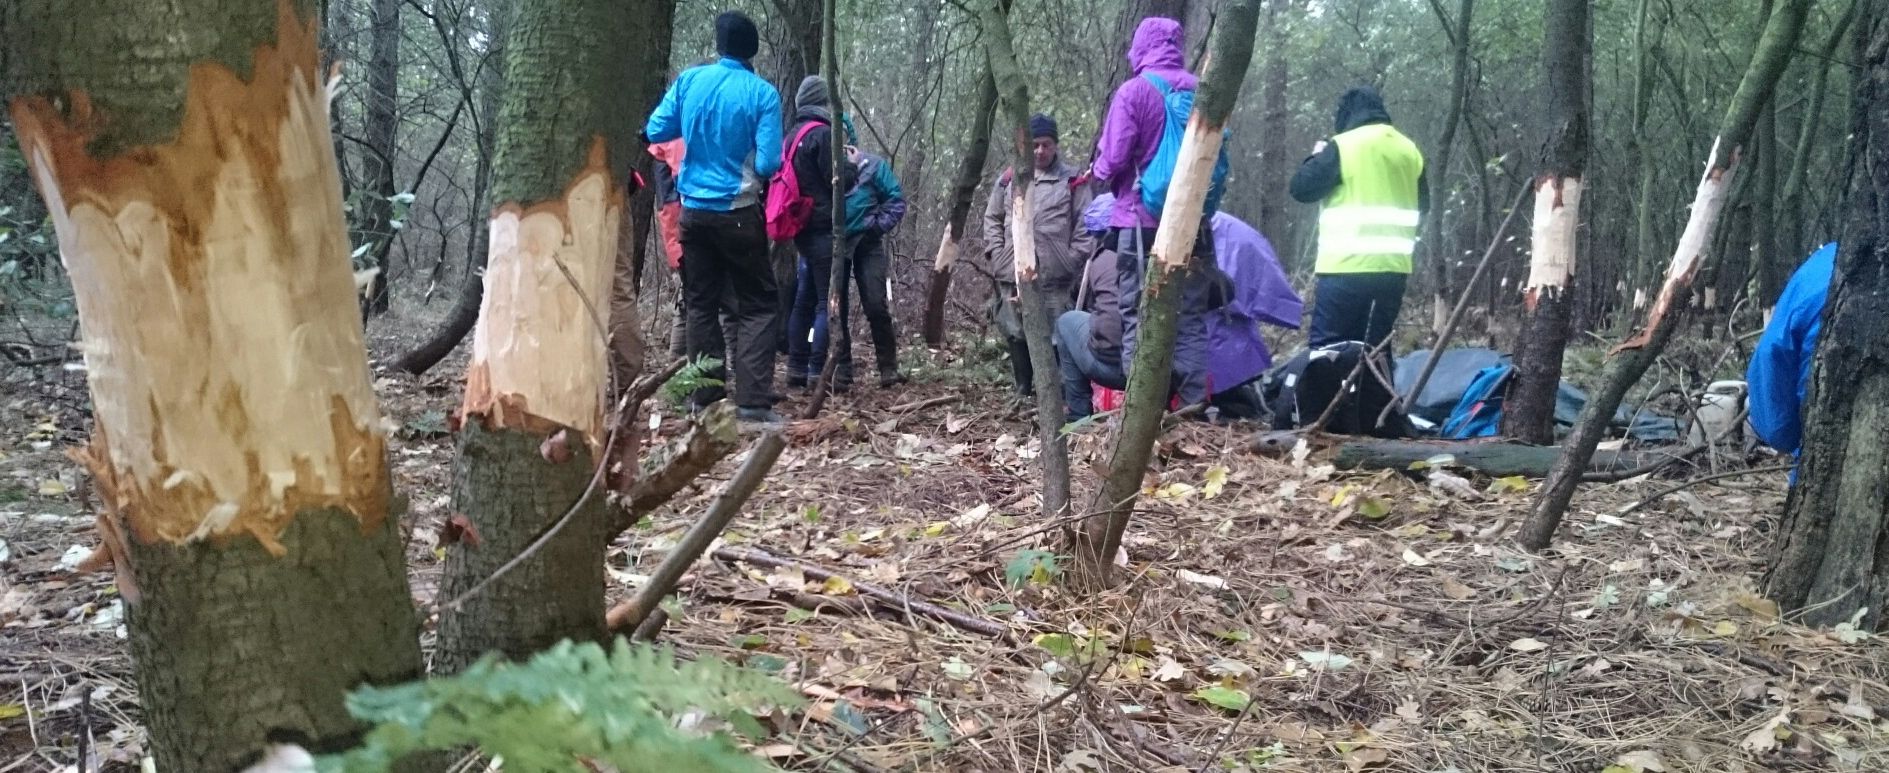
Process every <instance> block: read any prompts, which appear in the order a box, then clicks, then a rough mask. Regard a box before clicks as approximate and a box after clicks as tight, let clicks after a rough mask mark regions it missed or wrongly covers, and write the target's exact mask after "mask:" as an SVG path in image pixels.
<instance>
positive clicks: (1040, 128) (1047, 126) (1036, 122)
mask: <svg viewBox="0 0 1889 773" xmlns="http://www.w3.org/2000/svg"><path fill="white" fill-rule="evenodd" d="M1038 137H1048V138H1050V139H1052V140H1056V141H1057V142H1061V141H1062V138H1061V137H1060V136H1058V135H1057V134H1056V119H1054V118H1051V117H1049V116H1047V115H1044V114H1042V113H1037V114H1036V115H1033V116H1030V139H1036V138H1038Z"/></svg>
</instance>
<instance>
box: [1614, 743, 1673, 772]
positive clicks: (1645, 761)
mask: <svg viewBox="0 0 1889 773" xmlns="http://www.w3.org/2000/svg"><path fill="white" fill-rule="evenodd" d="M1610 767H1618V768H1622V769H1624V770H1626V771H1627V773H1666V763H1665V762H1664V761H1662V760H1660V758H1659V753H1658V752H1655V751H1653V750H1652V749H1641V750H1639V751H1637V752H1627V753H1626V754H1622V755H1620V756H1619V757H1618V758H1615V759H1614V764H1613V765H1612V766H1610Z"/></svg>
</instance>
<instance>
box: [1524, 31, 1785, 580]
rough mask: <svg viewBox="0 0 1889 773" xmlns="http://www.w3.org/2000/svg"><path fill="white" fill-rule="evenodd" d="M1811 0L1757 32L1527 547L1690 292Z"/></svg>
mask: <svg viewBox="0 0 1889 773" xmlns="http://www.w3.org/2000/svg"><path fill="white" fill-rule="evenodd" d="M1811 4H1812V0H1781V2H1779V3H1778V7H1777V8H1776V9H1775V10H1774V11H1773V12H1772V14H1771V18H1770V19H1769V20H1768V21H1767V22H1766V23H1765V29H1764V37H1763V39H1762V40H1761V42H1760V43H1759V46H1758V50H1757V52H1756V53H1755V54H1754V55H1753V56H1752V58H1751V63H1750V65H1749V66H1747V67H1746V69H1745V74H1744V76H1743V77H1742V78H1741V79H1740V80H1739V82H1738V90H1737V91H1736V92H1735V93H1734V94H1733V95H1732V104H1731V107H1730V109H1728V110H1727V111H1726V113H1725V117H1724V119H1723V120H1722V121H1721V122H1720V124H1719V129H1718V137H1717V139H1716V140H1714V141H1713V143H1712V150H1711V153H1710V154H1708V156H1707V158H1706V164H1705V176H1704V177H1703V178H1702V179H1700V181H1699V190H1698V193H1697V194H1696V195H1695V197H1694V199H1693V204H1692V210H1691V215H1690V217H1689V218H1688V219H1687V221H1686V230H1685V232H1684V233H1683V234H1682V235H1681V236H1680V239H1679V246H1678V247H1677V248H1676V249H1675V250H1674V252H1673V258H1672V263H1671V264H1670V265H1669V266H1667V268H1666V279H1665V282H1664V283H1663V284H1662V285H1661V287H1660V291H1659V295H1658V296H1657V297H1655V298H1654V300H1653V306H1652V308H1651V310H1649V311H1648V312H1647V316H1646V321H1645V322H1644V323H1643V324H1642V325H1641V328H1640V330H1639V331H1638V332H1637V333H1635V334H1634V335H1633V336H1632V337H1631V338H1628V339H1627V340H1626V341H1623V342H1621V343H1620V344H1619V345H1618V346H1615V347H1614V350H1613V352H1612V355H1613V360H1612V361H1611V362H1610V363H1608V366H1607V369H1606V373H1605V375H1604V376H1603V378H1602V382H1601V387H1600V389H1598V390H1595V392H1594V394H1593V396H1592V397H1591V399H1589V400H1588V402H1587V405H1586V407H1584V408H1582V410H1581V415H1580V417H1579V418H1577V419H1576V420H1575V422H1574V431H1573V433H1572V434H1570V435H1569V436H1568V439H1567V442H1566V443H1565V448H1566V449H1567V450H1566V452H1565V453H1564V454H1563V455H1562V457H1561V463H1560V464H1558V465H1556V466H1555V469H1554V470H1553V471H1552V472H1551V473H1550V474H1549V476H1548V481H1547V483H1546V484H1544V485H1543V486H1542V489H1541V493H1540V495H1539V496H1538V498H1537V499H1536V500H1535V508H1534V512H1532V513H1531V514H1530V515H1529V518H1528V521H1527V522H1526V523H1525V524H1523V527H1522V533H1521V537H1520V538H1521V542H1522V544H1523V545H1524V546H1526V547H1528V548H1529V549H1531V550H1541V549H1544V548H1546V547H1547V546H1548V543H1549V541H1550V540H1551V539H1553V537H1554V532H1555V529H1556V528H1557V527H1559V526H1560V524H1561V517H1562V515H1563V514H1565V513H1566V512H1567V509H1568V505H1569V503H1571V502H1573V501H1574V490H1575V489H1576V488H1577V487H1578V486H1579V485H1580V483H1581V472H1582V471H1583V470H1585V469H1587V464H1588V460H1589V459H1590V458H1592V457H1593V455H1594V449H1595V447H1597V446H1599V445H1600V441H1601V438H1602V436H1603V435H1605V434H1606V432H1607V426H1608V422H1609V419H1610V418H1611V417H1612V416H1613V414H1614V411H1615V410H1618V409H1619V407H1620V401H1621V400H1622V399H1623V398H1625V397H1626V393H1627V390H1628V389H1630V388H1631V387H1632V386H1633V384H1634V383H1636V382H1638V381H1639V380H1640V376H1642V375H1645V373H1646V370H1647V368H1649V367H1651V366H1652V364H1653V360H1654V358H1656V357H1658V356H1659V353H1660V351H1661V350H1662V349H1664V348H1665V346H1666V341H1667V340H1668V339H1669V338H1671V337H1672V334H1673V331H1674V330H1676V329H1677V328H1678V326H1679V323H1680V321H1681V318H1682V317H1683V316H1684V312H1685V304H1686V303H1687V302H1688V300H1689V299H1690V298H1691V294H1692V284H1693V279H1694V278H1695V277H1696V276H1697V275H1698V272H1699V267H1700V265H1701V264H1703V263H1704V261H1705V258H1706V251H1707V250H1708V249H1709V248H1710V246H1711V244H1712V232H1713V230H1714V229H1715V228H1717V226H1718V219H1719V212H1720V211H1721V210H1722V209H1723V208H1724V206H1725V199H1726V197H1727V194H1728V193H1729V191H1730V189H1731V185H1732V182H1733V180H1734V178H1735V175H1736V172H1737V171H1738V163H1739V160H1740V159H1741V158H1742V157H1743V156H1744V153H1745V144H1746V142H1747V141H1748V140H1750V139H1751V135H1752V129H1753V127H1755V126H1756V124H1757V122H1758V114H1759V113H1760V112H1762V110H1763V108H1764V106H1765V104H1766V103H1768V102H1770V100H1771V94H1772V90H1773V89H1774V88H1775V87H1776V86H1777V82H1778V77H1779V76H1780V75H1782V74H1783V72H1784V68H1785V65H1786V64H1787V63H1788V62H1789V61H1790V56H1791V52H1792V51H1793V50H1794V49H1795V47H1796V45H1797V37H1798V35H1799V33H1801V32H1802V31H1803V26H1804V17H1805V15H1806V14H1807V13H1808V12H1809V10H1810V6H1811Z"/></svg>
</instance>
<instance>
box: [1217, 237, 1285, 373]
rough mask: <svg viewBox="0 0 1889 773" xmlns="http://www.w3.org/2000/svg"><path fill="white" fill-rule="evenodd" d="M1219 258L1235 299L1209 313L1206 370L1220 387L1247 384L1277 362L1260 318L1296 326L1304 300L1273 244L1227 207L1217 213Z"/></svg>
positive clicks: (1219, 263) (1278, 324)
mask: <svg viewBox="0 0 1889 773" xmlns="http://www.w3.org/2000/svg"><path fill="white" fill-rule="evenodd" d="M1213 249H1214V253H1215V258H1216V260H1215V263H1217V264H1218V265H1219V266H1220V270H1221V271H1223V272H1225V273H1226V275H1227V276H1228V277H1229V278H1231V279H1232V280H1233V300H1232V301H1231V302H1230V303H1228V304H1227V305H1226V306H1225V307H1223V308H1221V309H1220V310H1219V311H1216V312H1214V313H1210V314H1208V315H1207V354H1208V356H1207V363H1208V364H1207V371H1208V373H1209V374H1210V377H1211V378H1212V388H1213V390H1214V391H1215V392H1224V391H1226V390H1228V389H1232V388H1233V387H1236V386H1239V385H1241V384H1244V383H1246V382H1248V381H1252V380H1253V379H1256V378H1259V376H1260V375H1261V374H1263V373H1265V372H1266V370H1267V369H1268V368H1271V367H1272V352H1271V351H1269V350H1267V348H1266V341H1265V339H1263V338H1261V337H1260V335H1259V326H1260V323H1265V324H1269V325H1277V326H1279V327H1288V328H1295V329H1296V328H1297V327H1298V326H1299V317H1300V315H1301V314H1303V313H1304V311H1305V302H1304V301H1302V300H1300V298H1299V294H1298V293H1296V292H1293V290H1292V281H1291V280H1290V279H1288V278H1287V277H1286V272H1285V269H1284V268H1282V267H1280V265H1279V257H1278V255H1277V254H1275V253H1274V252H1273V250H1272V243H1271V242H1268V241H1266V237H1265V236H1263V235H1261V234H1260V232H1259V231H1257V230H1255V229H1254V228H1253V227H1252V226H1250V225H1247V224H1246V223H1245V222H1244V221H1242V220H1240V219H1239V218H1237V217H1234V216H1232V215H1229V214H1227V213H1225V212H1220V213H1216V214H1215V215H1214V216H1213Z"/></svg>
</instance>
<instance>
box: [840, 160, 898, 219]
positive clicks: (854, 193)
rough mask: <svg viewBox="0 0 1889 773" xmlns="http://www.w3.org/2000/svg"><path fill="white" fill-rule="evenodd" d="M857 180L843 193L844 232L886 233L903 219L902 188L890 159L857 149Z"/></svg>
mask: <svg viewBox="0 0 1889 773" xmlns="http://www.w3.org/2000/svg"><path fill="white" fill-rule="evenodd" d="M857 165H858V167H859V178H858V182H856V183H854V184H853V189H852V190H851V191H849V192H848V193H847V194H846V235H847V236H857V235H859V234H862V233H865V232H867V231H872V232H874V233H881V234H883V233H886V232H888V231H891V230H892V229H893V228H896V227H898V224H899V221H900V220H904V219H905V191H904V190H903V189H901V188H899V177H898V175H897V174H896V173H894V172H893V171H892V163H891V162H889V161H886V160H885V159H883V158H880V157H878V156H876V155H873V154H871V153H867V152H865V151H860V153H859V161H858V162H857Z"/></svg>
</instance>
